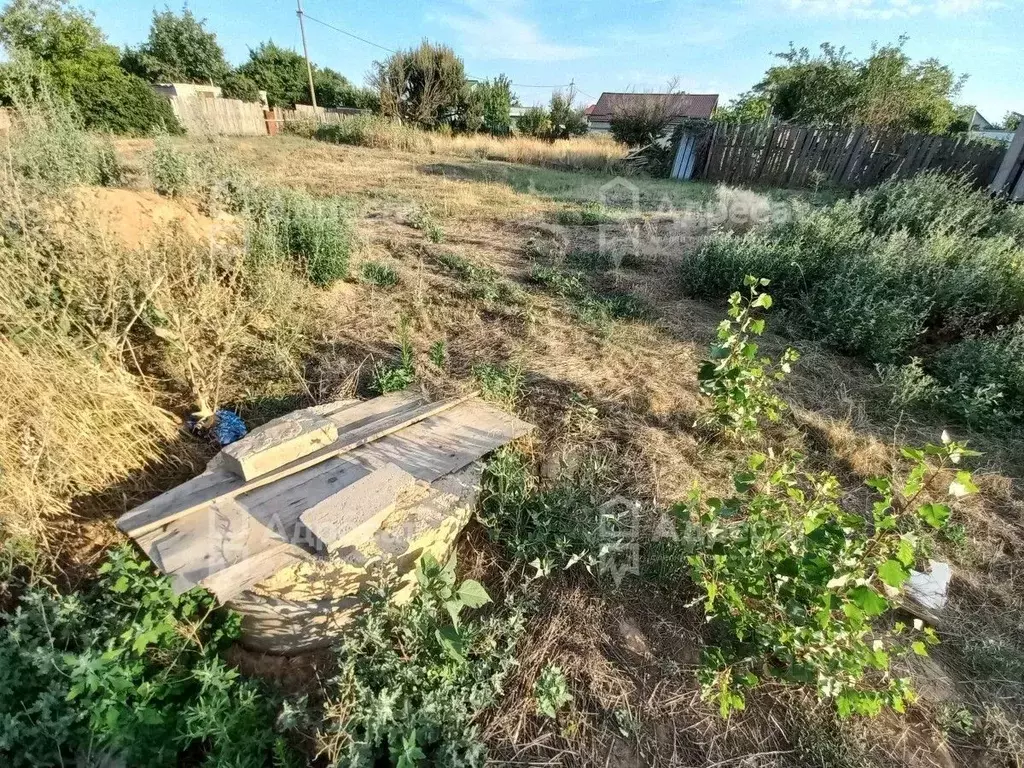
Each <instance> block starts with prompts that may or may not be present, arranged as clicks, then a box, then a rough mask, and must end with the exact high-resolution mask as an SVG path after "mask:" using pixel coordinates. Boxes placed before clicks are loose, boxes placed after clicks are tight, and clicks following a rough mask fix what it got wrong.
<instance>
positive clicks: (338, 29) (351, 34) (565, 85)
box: [303, 13, 593, 98]
mask: <svg viewBox="0 0 1024 768" xmlns="http://www.w3.org/2000/svg"><path fill="white" fill-rule="evenodd" d="M303 15H304V16H305V17H306V18H307V19H309V20H310V21H315V22H316V23H317V24H319V25H321V26H323V27H327V28H328V29H333V30H334V31H335V32H340V33H341V34H343V35H345V36H346V37H351V38H352V39H353V40H358V41H359V42H361V43H366V44H367V45H372V46H373V47H374V48H380V49H381V50H382V51H387V52H388V53H398V51H396V50H395V49H394V48H388V47H387V46H386V45H381V44H380V43H375V42H373V40H367V39H366V38H365V37H360V36H359V35H357V34H355V33H354V32H349V31H348V30H347V29H342V28H341V27H336V26H334V25H333V24H328V23H327V22H326V21H321V20H320V19H318V18H316V17H315V16H310V15H309V14H308V13H304V14H303ZM473 79H474V80H480V79H483V78H473ZM571 85H572V83H561V84H559V85H533V84H531V83H512V86H513V87H515V88H568V87H570V86H571ZM581 93H582V91H581ZM591 98H593V96H591Z"/></svg>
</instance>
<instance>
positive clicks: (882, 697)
mask: <svg viewBox="0 0 1024 768" xmlns="http://www.w3.org/2000/svg"><path fill="white" fill-rule="evenodd" d="M972 454H973V452H972V451H968V450H967V449H966V448H965V447H964V446H963V445H959V444H957V443H954V442H952V441H951V440H949V438H948V437H947V436H946V435H945V434H944V435H943V443H942V445H938V446H936V445H929V446H927V447H926V448H924V449H923V450H917V449H904V451H903V455H904V456H905V457H906V458H907V459H909V460H910V461H911V462H912V464H911V468H910V470H909V472H907V473H906V474H905V475H902V476H900V477H899V478H892V479H890V478H875V479H872V480H869V481H868V482H867V485H868V486H869V487H871V488H872V489H873V491H874V492H875V494H876V498H875V502H874V504H873V506H872V512H871V515H870V518H868V519H866V518H865V516H862V515H861V514H855V513H852V512H848V511H846V510H845V509H844V508H843V507H842V506H841V504H840V498H841V497H842V492H841V488H840V486H839V483H838V481H837V480H836V478H835V477H833V476H832V475H830V474H828V473H824V472H822V473H813V472H809V471H806V470H804V469H803V466H802V457H799V456H783V457H782V458H781V459H772V458H770V457H769V456H765V455H764V454H755V455H754V456H753V457H752V458H751V459H750V462H749V466H748V468H747V469H746V470H744V471H742V472H739V473H737V474H736V475H735V478H734V479H735V486H736V495H735V496H734V497H731V498H727V499H717V498H709V499H704V498H702V497H701V496H700V494H699V492H697V491H695V492H694V495H693V496H692V498H691V499H690V501H689V502H688V503H686V504H684V505H681V506H680V507H679V508H678V509H677V510H676V513H677V516H678V518H679V519H680V520H682V521H683V530H682V532H681V533H682V538H681V540H682V541H684V542H685V546H686V547H687V548H688V551H690V552H691V553H692V554H690V555H689V557H688V558H687V559H688V562H689V564H690V568H691V572H692V576H693V579H694V581H695V582H696V584H697V586H698V588H699V590H700V592H701V596H702V602H703V607H704V611H705V613H706V615H707V619H708V621H709V622H710V625H711V630H712V638H713V640H712V642H711V643H709V644H708V645H707V646H706V647H705V649H704V651H703V654H702V666H701V671H700V680H701V684H702V688H703V695H704V698H706V699H709V700H711V701H714V702H715V703H716V704H717V705H718V707H719V710H720V712H721V714H722V716H723V717H725V716H728V715H729V713H730V712H731V711H732V710H734V709H743V707H744V701H745V696H744V691H745V690H747V689H749V688H752V687H754V686H756V685H758V684H760V683H761V682H763V681H765V680H775V681H780V682H784V683H792V684H801V685H804V684H806V685H811V686H813V687H814V689H815V690H816V692H817V695H818V697H819V698H821V699H823V700H832V701H834V702H835V703H836V706H837V708H838V711H839V714H840V715H841V716H846V715H850V714H860V715H876V714H878V713H879V712H880V711H881V710H882V709H883V708H884V707H892V708H893V709H895V710H897V711H900V712H902V711H904V708H905V706H906V704H907V703H909V702H912V701H913V700H914V694H913V691H912V690H911V688H910V681H909V680H908V679H905V678H896V677H893V676H891V675H890V674H889V666H890V659H891V658H892V657H893V656H896V655H901V654H906V653H915V654H918V655H927V645H930V644H933V643H934V642H936V641H937V639H936V637H935V634H934V632H933V631H932V630H931V629H930V628H928V629H924V630H923V632H922V633H921V634H920V636H919V637H915V635H914V633H913V632H911V631H909V630H908V628H907V627H906V626H904V625H903V624H902V623H901V622H896V623H895V624H894V625H893V627H892V630H891V631H886V629H885V628H884V626H883V624H882V622H883V617H884V616H885V615H886V614H887V612H888V611H889V609H890V608H891V607H892V605H893V604H894V603H895V600H896V599H897V596H898V595H899V594H900V593H901V592H902V591H903V589H904V588H905V584H906V582H907V579H908V578H909V576H910V569H911V568H912V567H914V566H915V565H917V564H918V562H919V561H920V560H922V559H923V558H924V557H925V556H926V555H927V549H926V547H924V546H922V544H923V542H926V541H927V540H928V531H933V530H942V529H944V528H945V527H946V526H947V525H948V521H949V518H950V515H951V513H952V510H951V507H950V506H949V504H948V503H945V502H944V501H943V499H944V498H945V499H948V500H956V499H958V498H960V497H962V496H964V495H967V494H969V493H973V492H975V491H976V490H977V489H976V488H975V487H974V484H973V482H972V480H971V475H970V473H969V472H967V471H965V470H958V471H955V473H954V474H953V475H952V478H950V471H951V470H955V469H956V466H957V465H958V464H959V462H960V460H961V458H962V457H964V456H968V455H972ZM921 628H922V627H921V624H920V622H916V623H915V629H921Z"/></svg>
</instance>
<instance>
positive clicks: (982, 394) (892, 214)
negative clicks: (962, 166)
mask: <svg viewBox="0 0 1024 768" xmlns="http://www.w3.org/2000/svg"><path fill="white" fill-rule="evenodd" d="M1022 263H1024V240H1022V239H1021V229H1020V226H1019V220H1018V218H1017V215H1016V214H1014V213H1012V212H1011V211H1008V210H1006V209H1005V207H1004V204H1003V203H1000V202H997V201H991V200H989V199H988V198H987V197H986V196H985V195H984V194H982V193H980V192H977V191H975V190H973V189H972V188H971V187H970V186H969V185H968V184H967V183H966V182H965V181H963V180H962V179H960V178H958V177H945V176H939V175H935V174H923V175H921V176H917V177H914V178H912V179H910V180H907V181H890V182H887V183H885V184H883V185H881V186H879V187H877V188H875V189H873V190H869V191H867V192H865V193H863V194H859V195H857V196H855V197H854V198H853V199H851V200H843V201H840V202H838V203H836V204H835V205H833V206H831V207H829V208H825V209H821V210H816V211H812V210H809V209H807V210H798V215H796V216H795V217H794V218H793V219H792V220H790V221H786V222H783V223H778V224H774V225H772V224H769V225H766V226H762V227H758V228H755V229H754V230H753V231H751V232H749V233H747V234H746V235H743V236H741V237H738V236H735V235H716V236H712V237H710V238H708V239H707V240H706V241H705V242H704V243H703V244H702V246H701V247H700V248H699V249H698V251H697V253H696V254H694V256H693V257H692V258H690V259H687V260H686V261H685V262H684V263H683V265H682V267H681V274H680V276H681V281H682V285H683V289H684V291H685V292H686V293H688V294H690V295H694V296H699V297H714V296H716V295H721V293H724V292H726V291H729V290H732V289H733V288H734V287H735V286H737V285H739V283H740V281H741V279H742V278H743V276H744V275H746V274H758V275H763V276H765V277H767V278H770V279H771V280H772V294H773V295H774V297H775V299H776V301H777V302H778V304H779V306H780V307H781V308H782V309H783V310H784V311H785V312H786V316H787V318H788V319H789V320H790V321H791V326H792V327H793V328H794V329H797V330H799V331H801V332H803V333H806V334H807V335H809V336H810V337H812V338H815V339H819V340H821V341H823V342H825V343H826V344H828V345H829V346H831V347H833V348H834V349H837V350H839V351H841V352H844V353H847V354H851V355H856V356H858V357H862V358H865V359H867V360H870V361H873V362H878V363H884V364H886V365H887V366H889V368H890V369H892V366H899V365H902V364H904V363H906V362H907V361H908V360H909V359H910V358H911V357H920V358H922V360H923V367H924V369H925V370H926V371H927V372H928V373H929V374H930V375H931V376H933V377H935V379H936V380H937V382H936V383H937V385H938V386H939V388H940V389H941V388H944V387H950V386H952V385H954V383H955V381H956V380H959V379H960V375H961V373H962V371H959V370H957V371H955V372H954V371H953V369H952V368H951V367H950V366H948V365H945V364H944V365H942V366H937V365H933V364H932V362H931V358H932V357H933V356H934V355H935V354H936V353H937V352H938V351H939V350H941V349H942V347H943V346H944V345H948V344H951V343H952V344H956V343H957V342H959V341H961V340H965V339H966V340H979V339H982V338H984V337H987V336H990V335H992V334H993V333H997V329H998V328H999V327H1001V326H1011V325H1013V324H1014V323H1016V322H1017V321H1018V319H1020V318H1021V317H1022V316H1024V270H1022V269H1021V264H1022ZM969 348H970V349H980V347H978V345H977V344H975V345H974V346H972V347H969ZM982 367H983V368H986V370H991V369H989V368H987V367H985V366H982ZM954 373H955V379H954V378H949V377H950V376H952V375H954ZM969 383H970V387H969V388H970V389H971V390H972V391H973V390H977V391H978V393H979V397H973V396H971V395H969V394H968V395H967V397H966V399H967V400H969V401H970V400H973V401H974V402H975V405H976V407H974V410H975V411H976V412H977V413H980V410H979V409H981V410H984V409H985V408H988V409H990V410H993V409H996V410H997V409H998V405H997V403H998V398H996V399H992V397H991V395H992V393H993V392H995V391H996V390H997V389H1000V388H1001V387H1002V386H1003V384H1000V383H998V382H997V381H996V380H995V379H993V380H991V381H987V382H981V381H978V380H976V379H973V378H970V377H969ZM989 385H992V386H991V387H990V386H989ZM959 389H960V393H959V394H957V395H954V396H952V398H951V404H950V406H949V407H948V408H947V406H946V402H947V400H946V399H945V398H943V399H941V400H940V401H939V405H940V406H941V407H943V408H946V410H947V411H949V412H952V413H955V414H958V415H963V413H964V411H963V408H962V407H961V405H962V402H964V388H963V387H960V388H959ZM986 403H987V405H986ZM1013 412H1014V414H1016V413H1017V412H1018V411H1017V410H1016V409H1014V411H1013ZM977 413H976V414H975V416H972V419H973V420H975V421H977V420H978V419H977ZM1015 418H1017V417H1016V416H1015Z"/></svg>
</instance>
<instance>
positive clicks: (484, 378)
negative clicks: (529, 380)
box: [473, 363, 523, 411]
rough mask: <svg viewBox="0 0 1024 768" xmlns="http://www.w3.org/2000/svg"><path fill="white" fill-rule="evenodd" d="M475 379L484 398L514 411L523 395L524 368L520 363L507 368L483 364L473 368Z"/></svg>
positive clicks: (506, 366)
mask: <svg viewBox="0 0 1024 768" xmlns="http://www.w3.org/2000/svg"><path fill="white" fill-rule="evenodd" d="M473 378H475V379H476V381H477V384H479V385H480V389H481V391H482V392H483V395H484V398H485V399H487V400H490V401H491V402H494V403H498V404H500V405H502V406H503V407H505V408H507V409H508V410H510V411H514V410H515V408H516V406H517V405H518V404H519V399H520V398H521V397H522V394H523V367H522V366H521V365H520V364H519V363H509V364H508V365H505V366H499V365H491V364H490V363H481V364H479V365H474V366H473Z"/></svg>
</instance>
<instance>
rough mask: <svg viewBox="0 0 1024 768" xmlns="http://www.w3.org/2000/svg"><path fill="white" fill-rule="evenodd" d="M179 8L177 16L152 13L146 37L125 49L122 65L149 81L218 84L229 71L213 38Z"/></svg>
mask: <svg viewBox="0 0 1024 768" xmlns="http://www.w3.org/2000/svg"><path fill="white" fill-rule="evenodd" d="M205 24H206V20H205V19H197V18H196V17H195V16H193V15H192V11H190V10H189V9H188V8H183V9H182V11H181V15H180V16H179V15H177V14H175V13H174V12H173V11H171V10H170V9H169V8H165V9H164V10H163V11H161V12H159V13H158V12H156V11H153V23H152V25H151V26H150V28H149V38H148V39H147V40H146V42H145V43H143V44H142V45H140V46H139V47H138V48H128V49H126V50H125V52H124V56H123V57H122V59H121V64H122V66H123V67H124V68H125V69H126V70H128V71H129V72H131V73H132V74H135V75H138V76H139V77H141V78H142V79H144V80H148V81H150V82H165V83H166V82H175V83H182V82H184V83H213V84H220V83H222V82H223V81H224V80H225V79H226V78H227V76H228V74H229V73H230V72H231V66H230V65H229V64H228V62H227V60H226V59H225V58H224V49H223V48H221V47H220V44H219V43H218V42H217V35H216V34H214V33H213V32H210V31H209V30H207V29H206V27H205Z"/></svg>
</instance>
